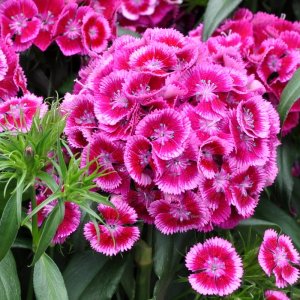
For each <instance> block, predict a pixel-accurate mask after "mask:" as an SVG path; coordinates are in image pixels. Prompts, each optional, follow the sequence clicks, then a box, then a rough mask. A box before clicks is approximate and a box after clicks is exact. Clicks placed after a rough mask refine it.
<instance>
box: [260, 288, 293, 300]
mask: <svg viewBox="0 0 300 300" xmlns="http://www.w3.org/2000/svg"><path fill="white" fill-rule="evenodd" d="M265 298H266V300H290V298H289V297H288V296H287V295H286V294H285V293H284V292H280V291H271V290H269V291H265Z"/></svg>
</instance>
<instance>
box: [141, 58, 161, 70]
mask: <svg viewBox="0 0 300 300" xmlns="http://www.w3.org/2000/svg"><path fill="white" fill-rule="evenodd" d="M145 67H146V68H147V69H149V70H160V69H161V68H162V67H163V66H162V63H161V61H160V60H158V59H156V58H152V59H150V60H148V61H147V62H146V63H145Z"/></svg>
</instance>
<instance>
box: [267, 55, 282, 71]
mask: <svg viewBox="0 0 300 300" xmlns="http://www.w3.org/2000/svg"><path fill="white" fill-rule="evenodd" d="M267 65H268V67H269V69H270V71H272V72H277V71H278V70H279V69H280V68H281V60H280V59H279V58H278V57H277V56H276V55H275V54H272V55H270V56H269V58H268V61H267Z"/></svg>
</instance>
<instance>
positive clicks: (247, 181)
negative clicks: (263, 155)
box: [239, 175, 253, 197]
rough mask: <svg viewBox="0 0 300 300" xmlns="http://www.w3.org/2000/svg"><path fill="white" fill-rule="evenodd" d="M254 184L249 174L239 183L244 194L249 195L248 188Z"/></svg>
mask: <svg viewBox="0 0 300 300" xmlns="http://www.w3.org/2000/svg"><path fill="white" fill-rule="evenodd" d="M252 186H253V182H252V181H251V180H250V177H249V176H248V175H247V176H246V177H245V179H244V181H243V182H241V183H240V184H239V188H240V190H241V193H242V195H243V196H245V197H246V196H247V195H248V189H250V188H251V187H252Z"/></svg>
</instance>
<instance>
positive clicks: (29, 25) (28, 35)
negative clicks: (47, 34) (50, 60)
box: [0, 0, 41, 51]
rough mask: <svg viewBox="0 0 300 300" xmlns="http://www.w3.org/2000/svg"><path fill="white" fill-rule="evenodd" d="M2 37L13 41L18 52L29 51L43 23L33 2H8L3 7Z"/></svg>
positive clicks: (10, 0)
mask: <svg viewBox="0 0 300 300" xmlns="http://www.w3.org/2000/svg"><path fill="white" fill-rule="evenodd" d="M0 9H1V21H0V22H1V36H2V37H7V36H8V37H9V38H11V39H12V40H13V44H14V47H15V49H16V50H17V51H24V50H26V49H28V48H29V47H30V46H31V45H32V43H33V42H34V39H35V38H36V37H37V35H38V34H39V30H40V26H41V21H40V20H39V19H38V18H37V17H36V16H37V14H38V10H37V7H36V5H35V3H34V2H33V1H32V0H19V1H14V0H8V1H5V2H4V3H3V4H2V5H1V8H0Z"/></svg>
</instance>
